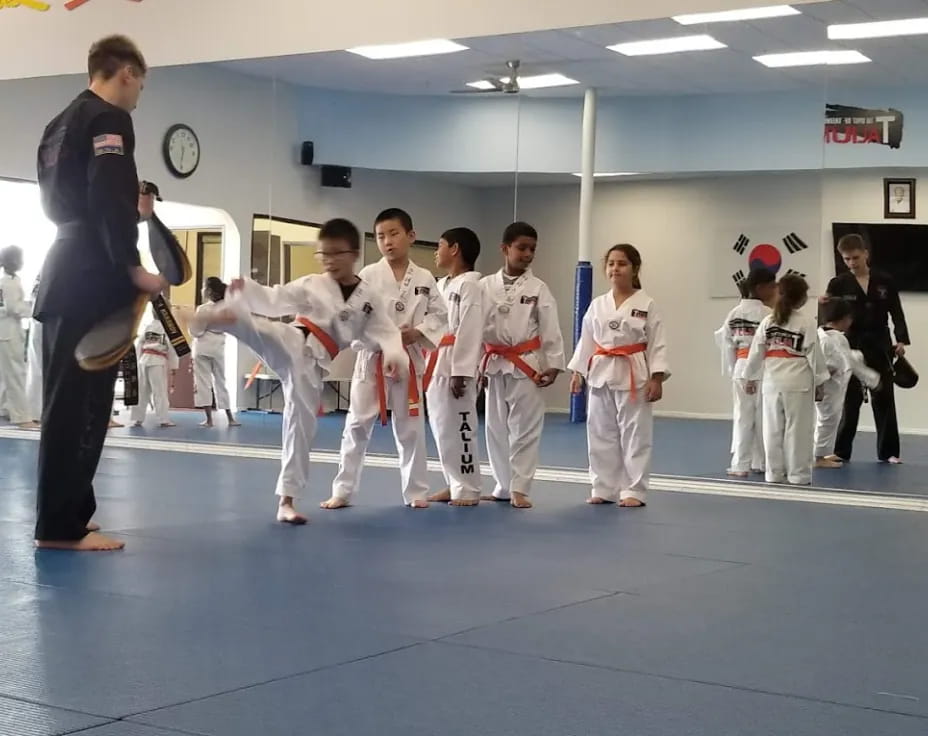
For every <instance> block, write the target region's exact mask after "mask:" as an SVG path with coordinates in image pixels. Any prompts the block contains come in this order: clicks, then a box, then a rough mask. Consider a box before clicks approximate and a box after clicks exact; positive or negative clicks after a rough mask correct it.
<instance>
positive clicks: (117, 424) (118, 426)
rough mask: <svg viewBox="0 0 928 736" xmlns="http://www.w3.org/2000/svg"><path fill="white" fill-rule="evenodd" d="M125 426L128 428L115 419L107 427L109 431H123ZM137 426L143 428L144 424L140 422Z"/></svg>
mask: <svg viewBox="0 0 928 736" xmlns="http://www.w3.org/2000/svg"><path fill="white" fill-rule="evenodd" d="M125 426H126V425H125V424H121V423H120V422H117V421H116V420H115V419H110V423H109V424H108V425H107V429H121V428H122V427H125ZM137 426H139V427H141V426H142V423H141V422H138V423H137Z"/></svg>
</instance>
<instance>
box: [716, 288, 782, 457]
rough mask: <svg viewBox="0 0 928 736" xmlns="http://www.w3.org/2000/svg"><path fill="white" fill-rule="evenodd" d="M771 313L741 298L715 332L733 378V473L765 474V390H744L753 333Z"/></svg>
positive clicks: (751, 301) (757, 302) (726, 367)
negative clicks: (757, 472)
mask: <svg viewBox="0 0 928 736" xmlns="http://www.w3.org/2000/svg"><path fill="white" fill-rule="evenodd" d="M768 314H770V308H769V307H767V306H765V305H764V303H763V302H762V301H760V299H742V300H741V302H740V303H739V304H738V306H736V307H735V308H734V309H732V310H731V311H730V312H729V313H728V316H727V317H726V318H725V321H724V322H723V323H722V326H721V327H720V328H719V329H718V330H716V332H715V340H716V343H717V344H718V346H719V349H720V350H721V351H722V367H723V370H724V371H725V373H726V375H729V376H731V382H732V399H733V409H734V411H733V417H732V438H731V455H732V458H731V466H730V467H729V470H730V471H731V472H733V473H747V472H748V471H751V470H756V471H760V472H763V471H764V469H765V465H766V463H765V460H764V433H763V426H764V422H763V416H764V404H763V391H762V389H761V388H760V387H758V390H757V392H756V393H754V394H749V393H748V392H747V391H745V383H746V381H745V380H744V368H745V366H746V365H747V357H748V352H749V351H750V349H751V343H752V342H753V340H754V333H755V332H756V331H757V326H758V325H759V324H760V322H761V320H762V319H763V318H764V317H766V316H767V315H768Z"/></svg>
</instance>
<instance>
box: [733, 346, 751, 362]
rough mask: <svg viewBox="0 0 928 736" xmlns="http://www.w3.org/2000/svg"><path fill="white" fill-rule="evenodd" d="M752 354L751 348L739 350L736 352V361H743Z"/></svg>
mask: <svg viewBox="0 0 928 736" xmlns="http://www.w3.org/2000/svg"><path fill="white" fill-rule="evenodd" d="M750 354H751V348H738V349H737V350H736V351H735V359H736V360H741V359H742V358H747V357H748V356H749V355H750Z"/></svg>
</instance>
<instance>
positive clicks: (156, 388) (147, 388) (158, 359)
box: [130, 317, 179, 429]
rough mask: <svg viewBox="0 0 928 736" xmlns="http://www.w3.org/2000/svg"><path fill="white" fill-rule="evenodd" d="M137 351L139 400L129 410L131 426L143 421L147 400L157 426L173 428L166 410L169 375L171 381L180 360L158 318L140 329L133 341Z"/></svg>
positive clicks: (168, 408) (167, 406) (173, 425)
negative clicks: (152, 410) (137, 338)
mask: <svg viewBox="0 0 928 736" xmlns="http://www.w3.org/2000/svg"><path fill="white" fill-rule="evenodd" d="M136 353H137V354H138V366H139V403H138V404H137V405H136V406H133V407H132V410H131V412H130V414H131V416H132V422H133V424H134V426H136V427H141V426H142V422H144V421H145V416H146V414H147V413H148V402H149V399H150V400H151V404H152V406H153V407H154V409H155V420H156V421H157V422H158V426H159V427H161V428H162V429H167V428H168V427H176V426H177V425H176V424H174V422H172V421H171V417H170V415H169V413H168V412H169V411H170V408H171V406H170V389H169V388H168V375H169V374H170V377H171V384H173V382H174V380H173V379H174V374H175V373H176V372H177V366H178V364H179V360H178V358H177V353H176V352H174V346H173V345H171V343H170V341H169V340H168V336H167V334H166V333H165V331H164V326H163V325H162V324H161V322H160V320H158V318H157V317H155V318H153V319H152V320H151V321H150V322H148V323H147V324H146V325H145V327H144V329H143V330H142V334H141V335H140V336H139V340H138V343H137V344H136Z"/></svg>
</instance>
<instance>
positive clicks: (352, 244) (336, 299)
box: [190, 219, 409, 524]
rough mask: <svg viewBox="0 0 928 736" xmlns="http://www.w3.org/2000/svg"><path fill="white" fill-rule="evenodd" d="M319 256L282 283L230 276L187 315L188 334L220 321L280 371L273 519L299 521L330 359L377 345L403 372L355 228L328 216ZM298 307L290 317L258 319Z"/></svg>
mask: <svg viewBox="0 0 928 736" xmlns="http://www.w3.org/2000/svg"><path fill="white" fill-rule="evenodd" d="M319 241H320V244H319V251H318V257H319V259H320V260H321V261H322V263H323V267H324V269H325V273H323V274H311V275H309V276H304V277H302V278H299V279H297V280H296V281H291V282H290V283H288V284H284V285H282V286H274V287H267V286H262V285H261V284H258V283H257V282H255V281H252V280H251V279H236V280H235V281H233V282H232V283H231V284H230V285H229V289H228V292H229V295H228V297H227V298H226V300H225V301H224V302H223V303H222V304H219V305H212V306H209V307H207V308H206V309H201V310H200V311H199V312H198V313H197V314H196V315H195V316H194V317H193V318H192V319H191V321H190V331H191V334H193V335H194V336H202V335H203V334H204V333H205V331H206V330H208V329H221V330H223V331H225V332H228V333H229V334H230V335H233V336H235V337H236V338H237V339H238V340H239V341H240V342H243V343H245V344H246V345H248V347H250V348H251V349H252V350H254V351H255V352H256V353H258V355H259V356H260V358H261V360H262V361H263V362H264V363H265V364H266V365H267V366H268V367H269V368H270V369H271V370H272V371H274V373H276V374H277V375H278V376H279V377H280V381H281V387H282V389H283V394H284V416H283V443H282V444H283V447H282V450H283V452H282V457H281V469H280V475H279V477H278V479H277V488H276V490H275V493H276V494H277V496H278V499H279V500H278V506H277V520H278V521H280V522H283V523H286V524H305V523H306V521H307V519H306V517H305V516H304V515H303V514H300V513H298V512H297V510H296V507H295V499H296V498H298V497H300V496H302V495H303V493H304V492H305V489H306V486H307V484H308V482H309V451H310V448H311V447H312V442H313V438H314V437H315V434H316V418H317V414H318V411H319V405H320V402H321V400H322V389H323V386H324V381H325V376H326V375H327V372H328V369H329V366H330V365H331V362H332V359H333V358H335V356H336V355H338V353H339V351H340V350H344V349H345V348H347V347H348V346H349V345H351V346H357V347H363V349H365V350H369V351H381V352H382V353H383V368H384V372H385V373H387V374H388V375H390V376H391V377H392V379H393V380H400V379H402V377H403V375H404V372H405V371H406V370H407V365H408V361H409V358H408V356H407V355H406V352H405V350H404V349H403V344H402V340H401V337H400V332H399V330H398V329H397V328H396V325H395V324H394V323H393V320H392V319H391V318H390V316H389V315H388V314H387V312H388V306H387V303H386V300H384V299H383V297H382V296H381V295H380V294H379V293H378V292H377V290H376V289H375V288H374V287H372V286H371V285H370V284H368V283H366V282H364V281H362V280H361V279H360V278H358V276H356V275H355V273H354V265H355V263H357V260H358V257H359V255H360V251H361V236H360V233H359V232H358V229H357V228H356V227H355V226H354V225H353V224H352V223H350V222H348V221H347V220H343V219H335V220H330V221H329V222H327V223H326V224H325V225H323V226H322V229H321V230H320V231H319ZM251 313H255V314H262V315H265V316H268V317H285V316H290V315H297V317H296V321H295V322H293V323H292V324H286V323H284V322H276V321H270V320H261V319H256V318H254V317H252V316H251Z"/></svg>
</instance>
